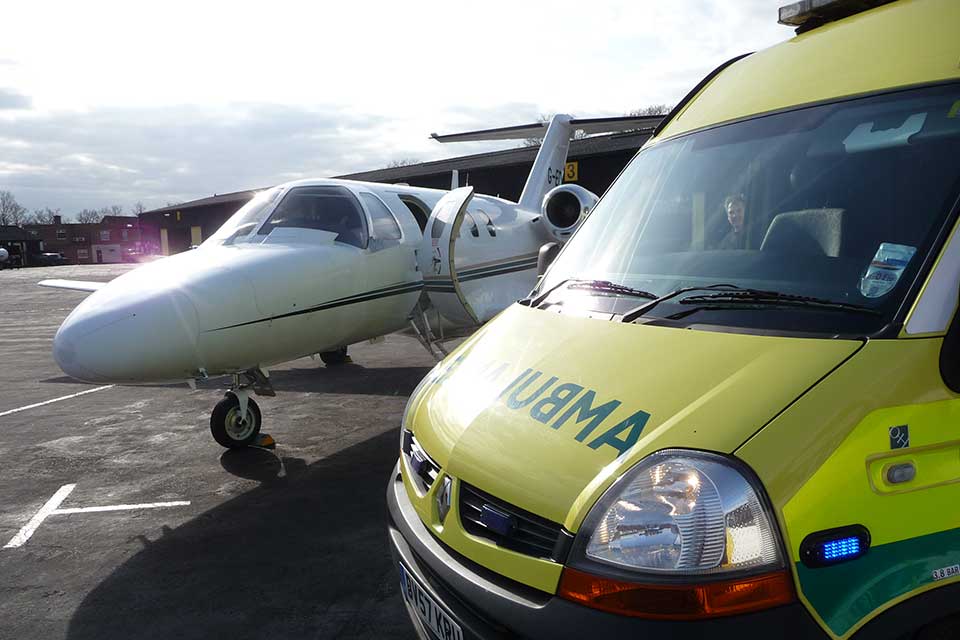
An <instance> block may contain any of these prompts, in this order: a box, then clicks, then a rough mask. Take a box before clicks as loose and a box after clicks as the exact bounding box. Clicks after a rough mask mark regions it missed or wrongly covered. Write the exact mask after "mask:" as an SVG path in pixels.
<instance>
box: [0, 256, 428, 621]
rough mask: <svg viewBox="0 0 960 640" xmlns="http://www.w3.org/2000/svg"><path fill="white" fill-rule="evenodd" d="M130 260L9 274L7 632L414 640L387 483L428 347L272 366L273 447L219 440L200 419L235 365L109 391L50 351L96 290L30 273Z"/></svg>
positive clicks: (2, 484)
mask: <svg viewBox="0 0 960 640" xmlns="http://www.w3.org/2000/svg"><path fill="white" fill-rule="evenodd" d="M130 268H132V267H131V266H130V265H90V266H74V267H50V268H45V269H20V270H4V271H0V639H8V638H11V639H12V638H38V639H39V638H43V639H44V640H50V639H59V638H67V639H70V640H81V639H86V638H96V639H98V640H102V639H104V638H137V639H138V640H145V639H148V638H164V639H167V638H215V637H216V638H231V640H238V639H241V638H304V637H318V638H412V637H413V630H412V626H411V625H410V622H409V620H408V618H407V614H406V611H405V609H404V606H403V602H402V600H401V596H400V595H399V589H398V577H397V571H396V568H395V567H394V566H393V564H392V562H391V560H390V554H389V551H388V548H387V537H386V502H385V487H386V483H387V479H388V477H389V475H390V472H391V470H392V468H393V465H394V463H395V462H396V458H397V449H398V429H399V423H400V417H401V414H402V412H403V408H404V404H405V402H406V399H407V396H408V395H409V394H410V393H411V392H412V391H413V389H414V387H415V386H416V384H417V382H419V380H420V379H421V378H422V377H423V376H424V375H426V373H427V372H428V371H429V369H430V367H431V366H432V365H433V360H432V359H431V357H430V356H429V355H428V354H427V353H426V352H425V351H424V350H423V349H422V347H420V345H419V344H418V343H417V342H416V341H415V340H413V339H411V338H407V337H403V336H388V337H387V339H386V341H385V342H383V343H380V344H375V345H370V344H361V345H354V346H352V347H351V348H350V355H351V356H352V358H353V360H354V364H348V365H344V366H342V367H335V368H326V367H324V365H323V364H322V363H320V361H319V360H318V361H316V362H314V361H313V360H310V359H302V360H297V361H294V362H291V363H288V364H286V365H284V366H282V367H279V368H277V369H273V370H271V379H272V381H273V383H274V387H275V388H276V391H277V397H276V398H258V402H259V404H260V406H261V409H262V411H263V414H264V418H263V420H264V427H263V430H264V432H267V433H270V434H271V435H273V436H274V437H275V438H276V440H277V442H278V445H277V448H276V450H275V451H273V452H268V451H265V450H258V449H247V450H238V451H225V450H224V449H222V448H221V447H220V446H219V445H217V444H216V443H215V442H214V441H213V439H212V438H211V436H210V432H209V415H210V411H211V409H212V408H213V406H214V404H215V403H216V402H217V401H218V400H219V399H220V398H221V397H222V394H223V389H224V388H225V387H226V386H227V380H226V379H219V380H213V381H210V382H209V383H206V384H203V385H201V386H200V388H198V389H197V390H196V391H191V390H190V389H189V388H188V387H187V386H186V385H182V386H177V385H172V386H155V387H108V388H100V387H98V386H97V385H89V384H85V383H81V382H78V381H76V380H74V379H72V378H69V377H67V376H65V375H64V374H63V373H62V372H61V371H60V370H59V368H58V367H57V365H56V363H55V362H54V361H53V357H52V355H51V349H52V339H53V335H54V333H55V332H56V329H57V327H58V326H59V324H60V322H61V321H62V320H63V319H64V318H65V317H66V316H67V314H68V313H69V312H70V310H71V309H72V308H73V307H74V306H75V305H76V304H77V303H78V302H80V301H81V300H82V299H83V297H84V295H85V294H83V293H81V292H73V291H62V290H54V289H44V288H41V287H37V286H36V282H38V281H39V280H42V279H46V278H76V279H83V280H101V281H106V280H110V279H111V278H112V277H115V276H116V275H119V274H120V273H122V272H125V271H127V270H129V269H130ZM93 390H95V391H93ZM85 391H88V392H89V393H85V394H83V395H74V394H78V393H81V392H85ZM58 398H65V399H62V400H57V401H55V402H50V403H47V401H50V400H55V399H58ZM39 403H47V404H39ZM37 404H39V406H31V405H37ZM69 485H75V487H74V488H72V489H68V488H65V487H68V486H69ZM54 496H56V498H54ZM59 498H62V501H61V502H60V503H59V505H57V504H49V505H48V503H49V502H50V501H51V500H52V499H53V502H54V503H55V502H56V500H57V499H59ZM171 503H172V504H171ZM183 503H189V504H183ZM45 505H47V508H46V511H51V509H53V510H52V512H51V513H50V514H49V515H47V517H46V518H45V519H41V520H42V521H40V522H39V524H38V525H37V526H36V528H35V530H34V531H33V533H32V536H30V537H29V539H27V540H25V541H23V539H22V538H23V536H22V535H19V536H18V534H19V532H21V531H22V530H23V528H24V527H25V526H27V525H28V523H31V521H36V520H37V518H38V517H39V516H38V515H37V514H38V512H41V511H43V509H44V507H45ZM131 505H132V506H133V507H134V508H128V507H129V506H131ZM144 505H147V506H144ZM93 507H114V508H116V510H103V509H92V508H93ZM41 515H42V514H41ZM18 537H19V538H20V542H21V544H20V545H19V546H12V547H11V546H9V545H10V544H11V543H13V542H15V540H16V539H17V538H18ZM5 545H6V548H5Z"/></svg>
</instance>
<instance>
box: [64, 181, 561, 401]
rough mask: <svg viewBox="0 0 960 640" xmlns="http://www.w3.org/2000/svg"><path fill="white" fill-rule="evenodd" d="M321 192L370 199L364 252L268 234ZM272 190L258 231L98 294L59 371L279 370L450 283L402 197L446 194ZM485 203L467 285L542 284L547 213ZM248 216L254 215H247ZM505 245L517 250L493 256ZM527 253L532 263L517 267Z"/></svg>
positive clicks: (354, 337) (190, 374) (176, 377)
mask: <svg viewBox="0 0 960 640" xmlns="http://www.w3.org/2000/svg"><path fill="white" fill-rule="evenodd" d="M313 187H337V188H341V189H346V190H348V191H349V192H350V193H351V194H352V196H353V197H355V198H356V201H357V203H363V206H362V208H361V209H360V210H362V212H363V216H364V220H363V222H364V226H365V229H366V232H367V233H366V236H367V237H365V238H364V239H363V240H362V241H360V242H358V244H360V245H362V246H355V245H353V244H347V243H345V242H342V241H340V240H339V239H338V238H339V236H337V235H336V234H335V233H332V232H328V231H323V230H316V229H303V228H289V227H278V228H273V229H272V230H269V231H268V230H266V229H264V228H263V227H264V226H267V221H268V220H271V219H273V218H275V217H276V215H277V214H275V213H273V212H274V210H276V209H279V207H280V205H281V203H283V202H284V200H285V198H286V197H287V196H288V194H291V193H295V192H296V191H297V190H298V189H300V190H302V189H305V188H306V189H309V188H313ZM271 191H272V192H274V193H273V196H272V197H273V199H272V201H271V203H270V204H269V205H268V206H267V207H266V208H264V209H263V211H262V213H261V215H260V217H259V218H258V219H257V220H256V221H255V222H254V223H251V224H254V225H256V226H255V227H254V228H252V229H251V231H252V232H251V233H248V234H247V235H244V236H242V237H240V238H233V237H232V235H231V234H232V233H233V231H234V229H235V228H237V227H238V225H237V224H236V221H234V218H231V220H230V221H228V222H227V223H226V224H225V225H224V227H223V228H221V230H220V231H218V232H217V234H216V235H215V236H213V237H212V238H211V239H210V240H208V241H207V242H205V243H204V244H203V245H201V246H200V247H198V248H197V249H194V250H192V251H187V252H184V253H181V254H177V255H174V256H170V257H167V258H162V259H160V260H157V261H155V262H152V263H148V264H145V265H143V266H140V267H138V268H136V269H134V270H133V271H131V272H129V273H126V274H124V275H122V276H120V277H118V278H116V279H115V280H112V281H111V282H109V283H107V284H105V285H104V286H102V287H100V288H98V289H97V290H95V291H94V292H93V293H92V294H91V295H90V296H89V297H88V298H87V299H85V300H84V301H83V302H82V303H80V305H79V306H77V308H76V309H74V310H73V312H72V313H71V314H70V315H69V316H68V317H67V318H66V320H64V322H63V324H62V325H61V327H60V329H59V330H58V331H57V334H56V336H55V338H54V358H55V360H56V361H57V363H58V364H59V365H60V368H61V369H62V370H63V371H64V372H65V373H67V374H68V375H71V376H73V377H75V378H79V379H81V380H86V381H89V382H98V383H104V382H109V383H116V384H153V383H161V382H174V381H179V382H182V381H184V380H192V379H197V378H205V377H207V376H216V375H222V374H232V373H237V372H242V371H247V370H251V369H257V368H268V367H270V366H272V365H275V364H277V363H282V362H287V361H289V360H293V359H296V358H299V357H302V356H306V355H311V354H315V353H323V352H327V351H332V350H335V349H337V348H340V347H344V346H347V345H350V344H354V343H357V342H361V341H364V340H368V339H372V338H376V337H379V336H383V335H386V334H389V333H392V332H395V331H398V330H400V329H403V328H405V327H408V326H409V322H410V317H411V312H412V311H413V310H414V309H415V307H416V306H417V303H418V300H419V299H420V296H421V291H422V290H423V289H424V288H425V276H426V281H427V285H431V286H436V285H435V283H436V282H437V277H436V276H432V274H431V272H430V271H429V270H430V269H431V267H432V264H431V261H430V253H431V251H432V249H431V248H430V246H429V245H430V242H429V241H430V235H429V234H430V229H427V236H426V238H425V237H424V233H423V231H422V230H421V228H420V226H421V223H418V221H417V219H416V218H415V217H414V215H413V213H412V212H411V210H410V209H409V208H408V206H407V205H405V204H404V202H403V201H402V200H401V197H402V198H404V199H406V200H407V201H408V202H409V201H410V200H411V199H415V200H416V201H417V202H418V203H421V204H422V205H423V206H424V207H425V209H426V211H427V212H429V210H430V209H432V208H433V207H434V205H435V204H436V203H437V202H438V201H439V200H440V198H441V197H442V196H443V195H444V194H445V193H446V192H443V191H437V190H432V189H419V188H414V187H402V186H394V185H382V184H372V183H357V182H351V181H345V180H313V181H298V182H293V183H288V184H285V185H281V186H279V187H276V188H275V189H274V190H271ZM371 196H373V197H376V198H377V199H378V200H379V202H380V203H382V204H384V205H386V206H387V209H389V213H390V214H391V215H392V217H393V218H394V220H395V221H396V223H397V227H398V228H399V232H400V236H401V237H399V238H397V237H386V236H385V235H384V234H383V231H382V225H378V223H377V222H376V221H375V219H374V217H373V215H372V214H371V209H370V208H369V207H368V204H369V202H370V201H369V199H370V197H371ZM473 206H475V207H482V211H483V212H484V213H485V214H486V217H485V218H483V220H487V219H489V225H484V224H482V223H481V224H479V225H477V224H474V225H471V226H468V225H464V227H463V228H462V229H461V232H460V238H459V240H458V241H459V242H460V243H461V244H462V247H461V253H462V254H463V255H464V256H465V259H466V260H467V265H466V266H467V267H470V266H472V265H481V266H480V267H479V270H478V269H474V270H473V271H471V273H474V272H477V271H479V273H478V274H477V275H473V276H471V277H472V278H477V277H478V276H479V278H480V281H477V280H471V281H470V283H469V285H464V286H470V287H478V286H482V285H484V284H485V285H486V286H488V287H489V290H492V291H496V290H498V288H502V285H503V284H505V283H506V282H507V281H508V280H509V281H512V282H514V283H516V282H518V280H519V281H521V282H522V283H523V285H522V286H521V290H523V287H526V290H529V288H531V287H532V284H533V282H534V280H535V269H536V258H535V251H536V248H537V247H538V246H539V245H540V244H541V243H542V242H544V241H546V239H547V238H546V236H545V234H544V232H543V231H542V229H541V227H540V226H539V225H537V224H536V221H537V217H538V214H537V213H536V212H532V211H529V212H528V211H524V210H520V209H518V208H517V205H514V204H512V203H508V202H506V201H502V200H499V199H496V198H482V199H481V198H478V199H476V201H474V205H473ZM381 213H382V210H381ZM479 215H481V214H478V216H479ZM237 216H239V217H240V218H241V219H242V218H243V210H241V212H238V214H237V215H236V216H235V217H237ZM241 222H242V220H241ZM531 223H533V224H531ZM478 227H479V228H478ZM488 227H489V228H488ZM448 231H449V230H448ZM497 234H499V236H498V235H497ZM392 235H393V236H396V235H397V234H396V233H393V234H392ZM355 241H356V240H355ZM492 252H499V253H500V254H502V255H506V256H509V257H508V258H507V259H503V260H492V261H491V260H490V259H489V258H490V256H491V255H492ZM520 254H524V255H526V258H525V259H523V260H521V261H519V262H518V261H517V260H516V256H517V255H520ZM425 258H426V259H425ZM462 259H463V258H462ZM504 265H506V266H504ZM485 274H489V275H485ZM441 282H442V279H441ZM447 282H449V280H447ZM431 286H426V289H427V291H428V295H434V296H441V295H443V294H442V293H439V292H436V293H433V294H430V293H429V292H430V290H431ZM448 286H449V285H448ZM520 295H522V294H520ZM448 297H452V295H451V294H448ZM517 297H519V296H516V295H515V296H514V297H513V298H512V299H513V300H515V299H516V298H517ZM443 320H444V322H445V324H447V326H449V325H450V324H454V325H456V324H457V323H458V322H463V324H471V323H470V321H469V319H464V318H460V319H454V320H453V321H451V319H450V318H449V317H445V318H443Z"/></svg>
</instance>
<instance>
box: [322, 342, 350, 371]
mask: <svg viewBox="0 0 960 640" xmlns="http://www.w3.org/2000/svg"><path fill="white" fill-rule="evenodd" d="M320 359H321V360H322V361H323V364H325V365H327V366H328V367H336V366H338V365H341V364H346V363H348V362H352V360H350V356H348V355H347V348H346V347H340V348H339V349H334V350H333V351H324V352H323V353H321V354H320Z"/></svg>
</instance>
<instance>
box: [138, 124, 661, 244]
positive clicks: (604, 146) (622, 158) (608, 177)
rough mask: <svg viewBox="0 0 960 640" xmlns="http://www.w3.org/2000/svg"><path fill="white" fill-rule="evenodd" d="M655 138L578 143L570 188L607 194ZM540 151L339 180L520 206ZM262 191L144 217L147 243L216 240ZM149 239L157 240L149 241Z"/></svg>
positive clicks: (642, 135)
mask: <svg viewBox="0 0 960 640" xmlns="http://www.w3.org/2000/svg"><path fill="white" fill-rule="evenodd" d="M650 135H651V131H650V130H642V131H633V132H626V133H616V134H607V135H599V136H590V137H587V138H581V139H579V140H572V141H571V142H570V150H569V152H568V157H567V159H568V162H567V167H566V171H565V174H564V182H573V183H576V184H579V185H580V186H582V187H584V188H586V189H589V190H590V191H593V192H594V193H596V194H598V195H600V194H602V193H603V192H604V191H606V189H607V187H609V186H610V184H611V183H612V182H613V180H614V178H616V177H617V175H618V174H619V173H620V171H621V170H622V169H623V168H624V167H625V166H626V164H627V162H628V161H629V160H630V159H631V158H632V157H633V155H634V154H635V153H636V152H637V150H638V149H639V148H640V147H641V146H643V143H645V142H646V141H647V139H648V138H649V137H650ZM539 149H540V147H539V146H530V147H520V148H517V149H507V150H505V151H493V152H490V153H481V154H477V155H471V156H461V157H458V158H448V159H445V160H436V161H433V162H423V163H419V164H411V165H405V166H401V167H390V168H387V169H377V170H375V171H364V172H361V173H351V174H347V175H342V176H336V177H338V178H349V179H351V180H363V181H368V182H388V183H396V182H402V183H406V184H409V185H413V186H417V187H431V188H434V189H449V188H450V187H451V184H453V183H454V180H456V184H459V185H460V186H465V185H472V186H474V187H475V188H476V190H477V192H478V193H486V194H491V195H497V196H500V197H502V198H506V199H508V200H514V201H515V200H517V199H518V198H519V197H520V192H521V191H522V190H523V184H524V182H525V181H526V179H527V174H528V173H529V172H530V167H531V166H532V165H533V161H534V158H535V157H536V155H537V151H538V150H539ZM258 190H259V189H252V190H249V191H237V192H235V193H225V194H216V195H213V196H211V197H209V198H202V199H200V200H193V201H191V202H184V203H182V204H179V205H174V206H169V207H163V208H161V209H154V210H152V211H146V212H144V213H141V214H140V227H141V230H142V232H143V234H144V236H145V237H144V240H145V241H147V240H152V241H153V242H154V243H155V244H156V246H158V247H160V252H161V253H163V254H164V255H170V254H173V253H179V252H180V251H185V250H186V249H189V248H190V247H191V246H192V245H197V244H200V243H201V242H202V241H203V240H205V239H207V238H209V237H210V236H211V235H213V233H214V232H215V231H216V230H217V229H218V228H219V227H220V225H222V224H223V223H224V222H225V221H226V220H227V218H229V217H230V216H231V215H232V214H233V213H234V212H235V211H236V210H237V209H239V208H240V207H242V206H243V205H244V204H246V203H247V201H248V200H250V199H251V198H252V197H253V195H254V194H255V193H256V192H257V191H258ZM148 234H155V236H156V237H154V238H148V237H147V235H148Z"/></svg>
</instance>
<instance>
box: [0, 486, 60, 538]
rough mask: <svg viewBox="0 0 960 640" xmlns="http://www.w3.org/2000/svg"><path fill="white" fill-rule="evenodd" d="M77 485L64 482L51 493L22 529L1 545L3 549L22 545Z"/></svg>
mask: <svg viewBox="0 0 960 640" xmlns="http://www.w3.org/2000/svg"><path fill="white" fill-rule="evenodd" d="M76 486H77V485H75V484H65V485H63V486H62V487H60V488H59V489H57V492H56V493H55V494H53V497H52V498H50V499H49V500H47V503H46V504H45V505H43V506H42V507H40V511H37V513H36V515H35V516H33V517H32V518H30V522H28V523H27V524H25V525H24V527H23V529H20V531H18V532H17V535H15V536H13V538H12V539H11V540H10V542H8V543H7V544H5V545H4V546H3V548H4V549H16V548H17V547H20V546H22V545H23V544H24V543H25V542H26V541H27V540H29V539H30V536H32V535H33V533H34V532H35V531H36V530H37V527H39V526H40V525H41V524H42V523H43V521H44V520H46V519H47V516H49V515H50V514H51V513H53V512H54V511H55V510H56V508H57V507H59V506H60V503H61V502H63V501H64V500H66V498H67V496H68V495H70V492H71V491H73V490H74V488H75V487H76Z"/></svg>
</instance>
